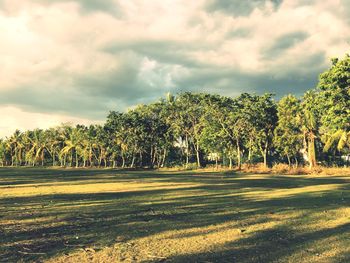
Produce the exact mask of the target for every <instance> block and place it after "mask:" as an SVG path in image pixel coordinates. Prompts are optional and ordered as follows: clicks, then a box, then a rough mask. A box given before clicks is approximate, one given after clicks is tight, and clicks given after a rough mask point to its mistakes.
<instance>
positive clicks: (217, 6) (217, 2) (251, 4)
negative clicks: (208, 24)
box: [207, 0, 283, 16]
mask: <svg viewBox="0 0 350 263" xmlns="http://www.w3.org/2000/svg"><path fill="white" fill-rule="evenodd" d="M266 2H271V3H272V4H273V5H274V7H275V8H278V7H279V5H280V4H281V3H282V2H283V0H243V1H242V0H208V3H207V11H208V12H215V11H219V12H224V13H226V14H230V15H232V16H248V15H250V14H251V12H252V11H253V10H254V9H255V8H260V7H262V6H263V5H264V4H265V3H266Z"/></svg>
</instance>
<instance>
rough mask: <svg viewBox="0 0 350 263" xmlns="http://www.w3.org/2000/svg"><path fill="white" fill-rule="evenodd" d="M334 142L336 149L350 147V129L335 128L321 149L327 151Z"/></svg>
mask: <svg viewBox="0 0 350 263" xmlns="http://www.w3.org/2000/svg"><path fill="white" fill-rule="evenodd" d="M334 144H337V149H338V151H342V150H343V149H344V148H345V147H348V148H349V149H350V131H345V130H337V131H336V132H334V133H333V134H332V135H331V136H329V138H328V140H327V141H326V145H325V146H324V149H323V150H324V151H325V152H328V151H329V149H330V148H331V147H332V146H333V145H334Z"/></svg>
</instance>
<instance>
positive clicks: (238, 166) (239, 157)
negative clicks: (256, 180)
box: [236, 140, 242, 170]
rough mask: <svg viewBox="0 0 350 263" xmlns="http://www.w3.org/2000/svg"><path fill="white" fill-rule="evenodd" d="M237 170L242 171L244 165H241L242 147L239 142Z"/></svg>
mask: <svg viewBox="0 0 350 263" xmlns="http://www.w3.org/2000/svg"><path fill="white" fill-rule="evenodd" d="M236 145H237V168H238V170H241V168H242V164H241V147H240V145H239V141H238V140H237V143H236Z"/></svg>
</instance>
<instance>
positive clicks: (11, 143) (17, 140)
mask: <svg viewBox="0 0 350 263" xmlns="http://www.w3.org/2000/svg"><path fill="white" fill-rule="evenodd" d="M7 148H8V150H9V151H10V154H11V166H14V165H15V164H16V166H17V165H21V163H22V153H23V148H24V145H23V141H22V133H21V132H20V131H19V130H16V131H15V132H14V134H13V135H12V136H11V137H10V138H8V139H7Z"/></svg>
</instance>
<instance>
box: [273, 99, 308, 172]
mask: <svg viewBox="0 0 350 263" xmlns="http://www.w3.org/2000/svg"><path fill="white" fill-rule="evenodd" d="M301 110H302V109H301V102H300V100H299V99H297V98H296V97H295V96H293V95H288V96H285V97H283V98H282V99H281V100H280V101H279V102H278V105H277V117H278V123H277V127H276V129H275V134H274V135H275V136H274V145H275V146H276V149H277V150H278V151H279V152H280V153H281V155H283V156H285V157H287V160H288V165H289V166H290V165H291V158H294V160H295V163H296V165H297V164H298V159H297V158H298V154H299V153H300V150H301V149H302V147H303V136H302V131H301V128H302V122H301Z"/></svg>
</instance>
